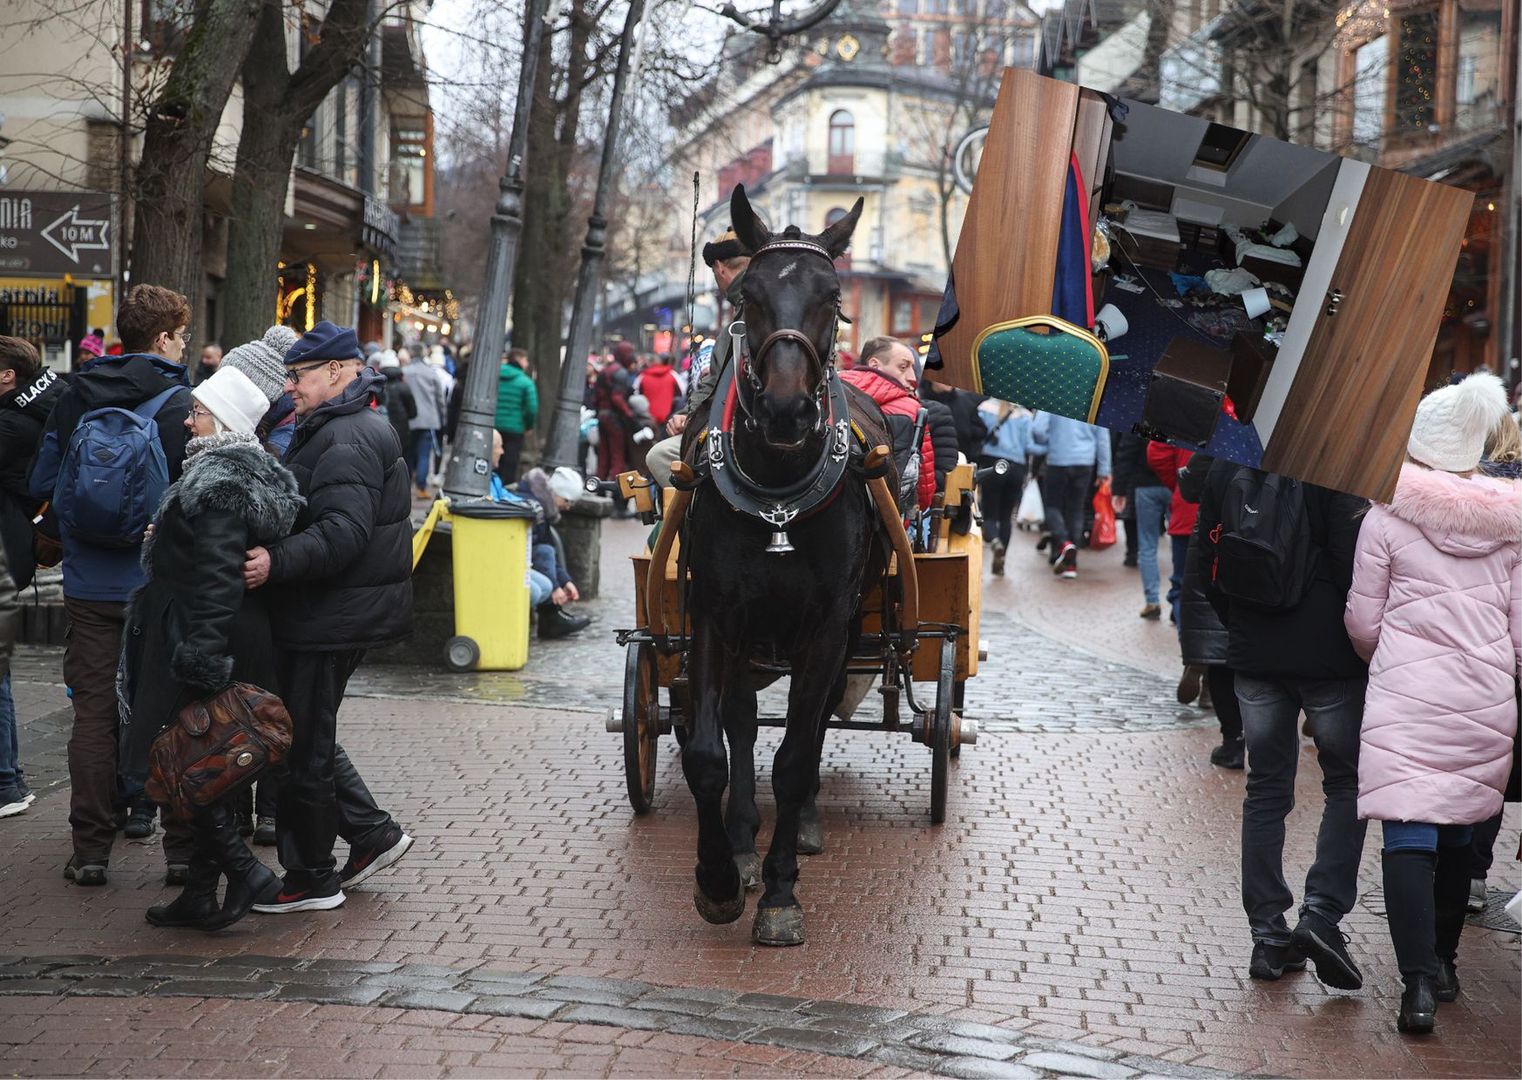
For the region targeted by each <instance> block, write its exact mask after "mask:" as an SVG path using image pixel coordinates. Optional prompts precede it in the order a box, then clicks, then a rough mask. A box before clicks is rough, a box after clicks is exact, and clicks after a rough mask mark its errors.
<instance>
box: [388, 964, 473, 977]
mask: <svg viewBox="0 0 1522 1080" xmlns="http://www.w3.org/2000/svg"><path fill="white" fill-rule="evenodd" d="M394 974H397V975H404V976H407V977H409V978H418V979H453V978H456V977H457V976H458V975H459V974H460V972H459V971H458V970H456V969H455V968H452V967H443V966H442V965H439V964H403V965H402V966H401V967H399V968H397V969H396V971H395V972H394Z"/></svg>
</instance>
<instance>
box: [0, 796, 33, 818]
mask: <svg viewBox="0 0 1522 1080" xmlns="http://www.w3.org/2000/svg"><path fill="white" fill-rule="evenodd" d="M31 805H32V800H31V799H25V798H23V799H17V800H16V801H15V802H8V803H3V804H0V817H15V816H16V815H17V814H24V813H26V811H27V808H28V807H30V806H31Z"/></svg>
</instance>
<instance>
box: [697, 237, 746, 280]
mask: <svg viewBox="0 0 1522 1080" xmlns="http://www.w3.org/2000/svg"><path fill="white" fill-rule="evenodd" d="M749 254H750V249H749V248H747V247H746V246H745V244H744V242H743V241H741V239H740V238H739V237H738V236H736V235H735V231H734V230H733V229H727V230H725V231H724V232H722V233H720V234H719V235H718V236H716V237H714V238H713V239H712V240H711V241H709V242H708V243H706V244H704V245H703V262H705V263H707V264H708V269H710V270H712V269H713V264H714V263H716V262H724V261H725V260H726V259H735V258H739V257H740V256H742V255H749Z"/></svg>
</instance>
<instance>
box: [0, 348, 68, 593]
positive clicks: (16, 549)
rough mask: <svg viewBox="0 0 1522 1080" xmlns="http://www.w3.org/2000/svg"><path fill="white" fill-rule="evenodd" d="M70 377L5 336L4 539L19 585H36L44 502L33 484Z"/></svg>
mask: <svg viewBox="0 0 1522 1080" xmlns="http://www.w3.org/2000/svg"><path fill="white" fill-rule="evenodd" d="M63 388H64V381H63V380H62V379H60V378H59V377H58V376H57V375H56V374H54V373H53V372H51V371H49V370H48V369H47V368H45V367H43V366H42V362H41V360H40V359H39V358H38V356H37V350H36V349H35V348H33V347H32V344H31V343H30V342H27V341H23V340H22V339H21V338H14V337H0V543H3V544H4V545H5V554H6V558H7V559H8V560H9V563H10V568H11V577H12V578H14V579H15V582H16V587H17V588H18V589H24V588H26V587H27V586H28V585H30V584H31V583H32V575H33V574H34V573H35V572H36V568H37V563H36V559H35V558H34V557H33V555H32V519H33V518H34V517H36V516H37V510H38V509H39V508H40V507H41V505H42V501H41V500H39V499H37V498H35V497H33V495H32V493H31V491H30V490H29V488H28V485H27V477H28V474H30V473H31V471H32V460H33V459H34V458H35V457H36V456H37V445H38V444H39V443H40V442H42V430H43V427H44V426H45V425H46V424H47V422H48V416H49V415H50V414H51V413H52V411H53V404H54V402H56V401H57V400H58V396H59V395H60V394H62V393H63Z"/></svg>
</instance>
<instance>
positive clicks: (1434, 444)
mask: <svg viewBox="0 0 1522 1080" xmlns="http://www.w3.org/2000/svg"><path fill="white" fill-rule="evenodd" d="M1506 411H1507V407H1506V387H1505V386H1504V385H1503V384H1502V382H1501V380H1500V379H1499V378H1497V377H1496V376H1495V375H1492V374H1491V373H1490V372H1488V371H1477V372H1475V373H1474V374H1472V375H1470V376H1469V377H1468V378H1467V379H1464V380H1463V381H1462V382H1459V383H1456V384H1455V385H1453V386H1445V387H1443V388H1441V389H1439V390H1434V391H1433V392H1432V393H1430V394H1428V395H1427V396H1426V397H1424V398H1422V400H1421V402H1420V403H1419V404H1418V405H1417V406H1416V421H1415V423H1413V424H1412V425H1411V437H1410V439H1408V440H1407V442H1406V452H1407V453H1408V454H1410V455H1411V456H1412V457H1413V458H1414V459H1416V460H1417V461H1419V462H1421V463H1422V464H1423V465H1426V466H1427V467H1428V468H1432V469H1441V470H1442V471H1443V472H1451V473H1462V472H1470V471H1472V470H1473V469H1475V468H1476V467H1477V466H1478V465H1479V464H1480V455H1481V454H1482V453H1483V452H1484V450H1485V439H1486V437H1487V436H1488V435H1489V434H1490V431H1491V429H1492V428H1494V427H1495V426H1496V421H1497V420H1499V419H1500V418H1501V417H1502V416H1504V415H1505V414H1506Z"/></svg>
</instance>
